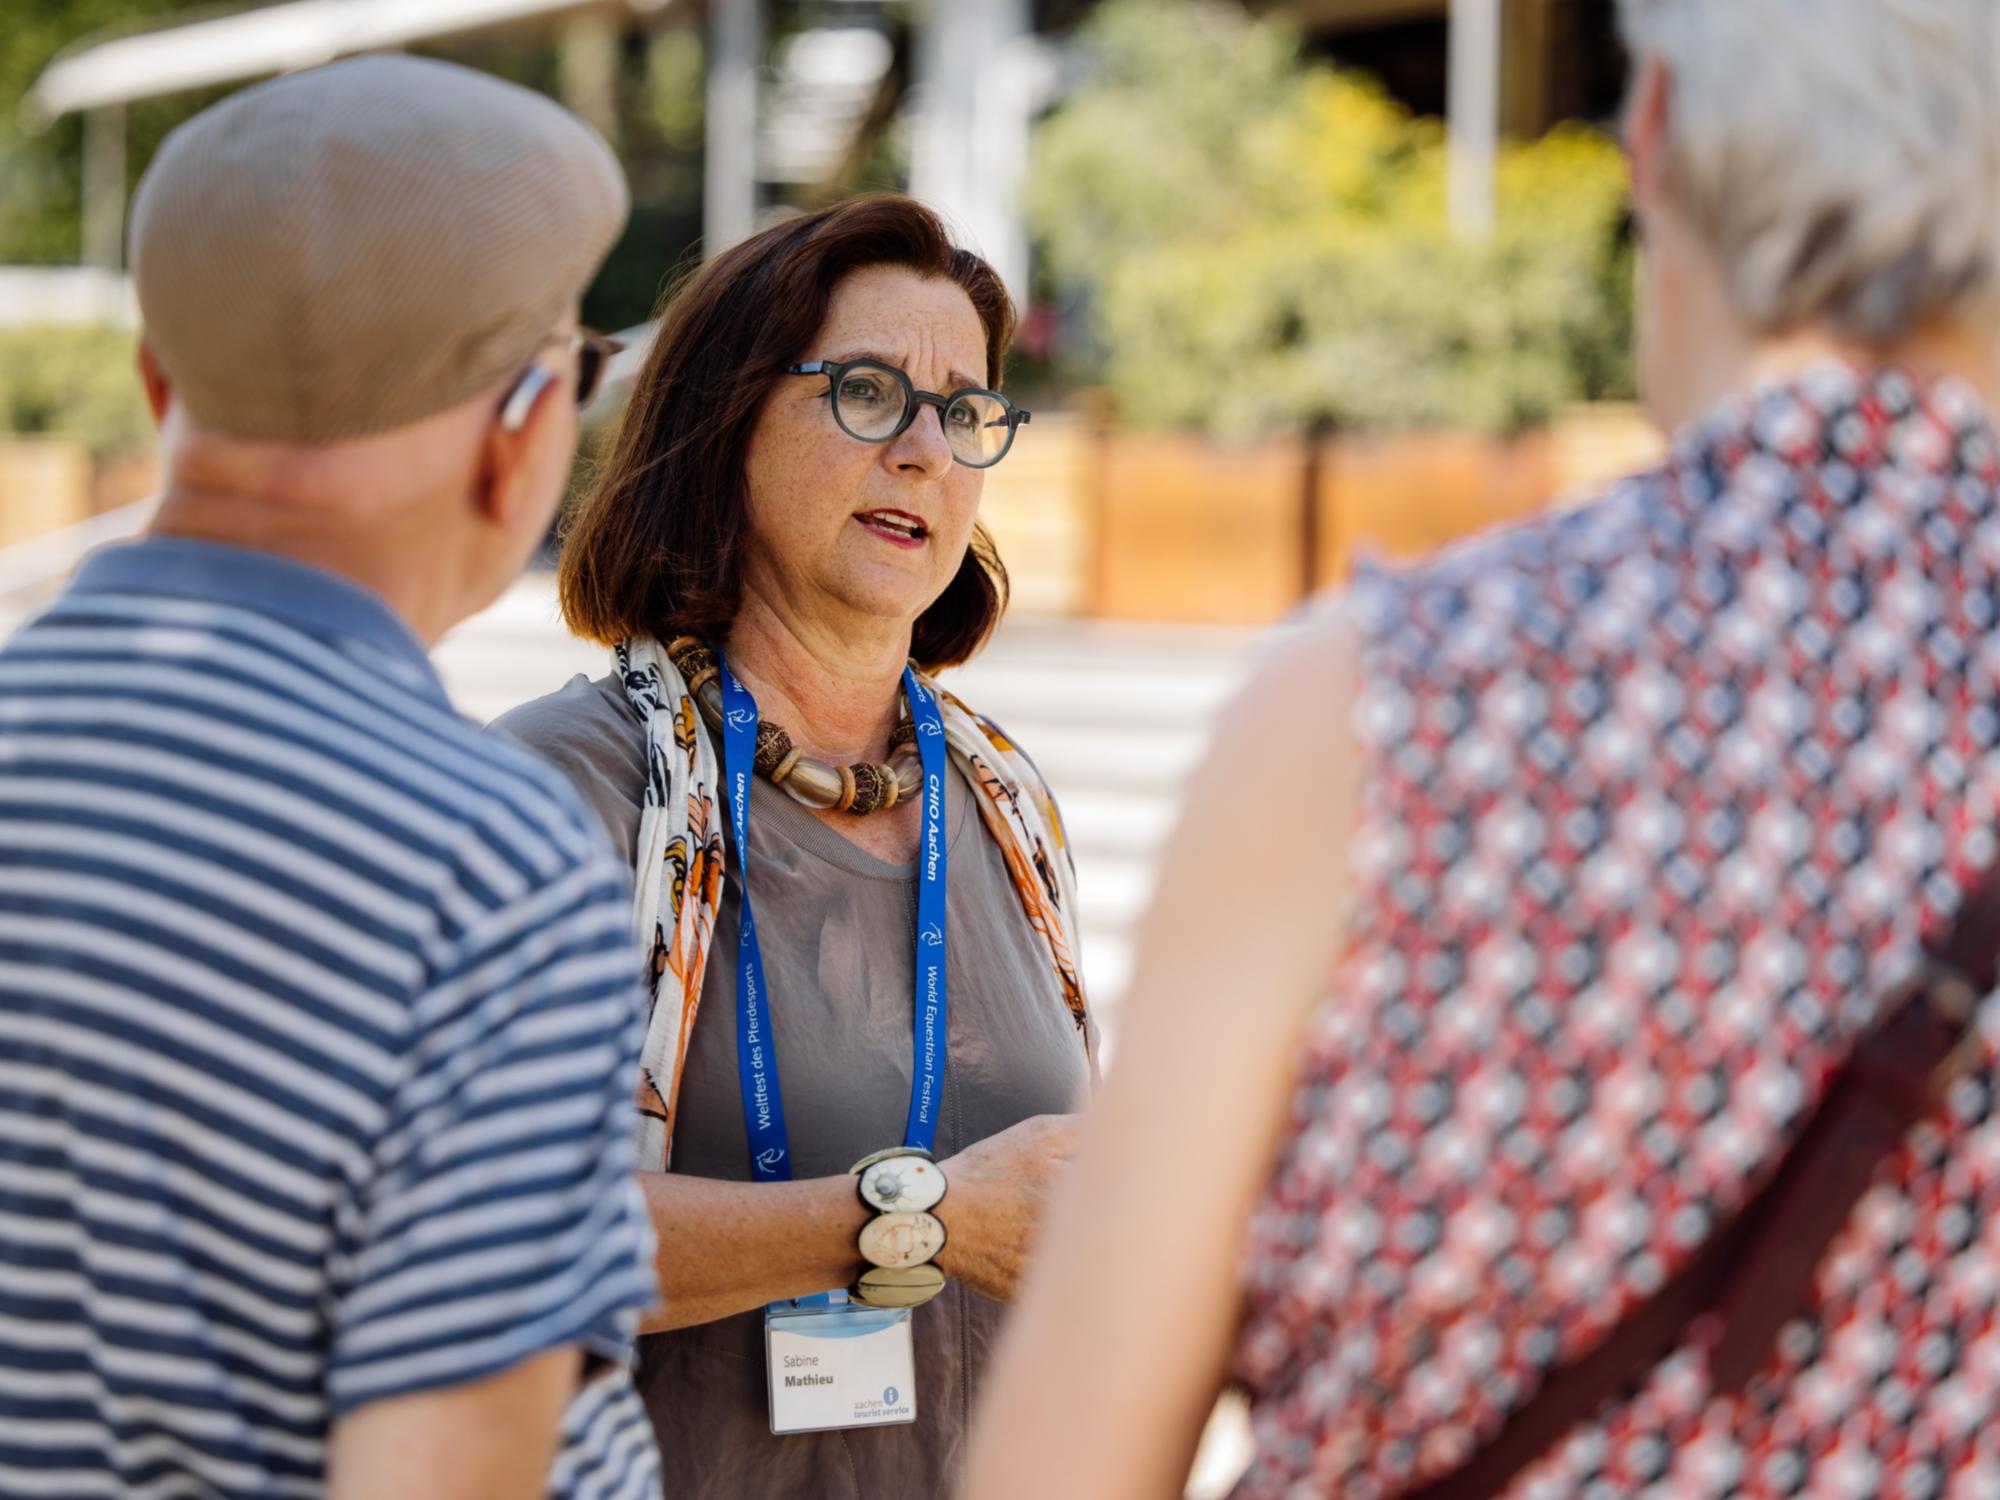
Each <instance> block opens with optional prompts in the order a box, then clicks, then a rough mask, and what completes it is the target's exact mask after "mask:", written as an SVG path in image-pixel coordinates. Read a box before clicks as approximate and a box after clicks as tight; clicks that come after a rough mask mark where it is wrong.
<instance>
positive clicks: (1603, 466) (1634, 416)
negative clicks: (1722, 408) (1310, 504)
mask: <svg viewBox="0 0 2000 1500" xmlns="http://www.w3.org/2000/svg"><path fill="white" fill-rule="evenodd" d="M1663 450H1664V444H1663V443H1662V441H1661V439H1660V437H1659V435H1658V434H1657V433H1656V432H1655V431H1654V430H1653V428H1652V427H1651V426H1650V425H1648V424H1647V422H1646V421H1645V419H1644V418H1643V417H1641V416H1640V414H1639V413H1638V412H1637V411H1636V410H1635V409H1633V408H1631V407H1628V406H1613V405H1603V406H1580V407H1576V408H1574V409H1573V410H1571V411H1568V412H1565V413H1564V414H1563V415H1562V416H1560V417H1559V418H1557V419H1556V421H1554V422H1553V423H1551V424H1550V425H1549V426H1547V427H1545V428H1542V429H1540V430H1538V431H1535V432H1531V433H1526V434H1524V435H1523V436H1521V437H1517V438H1512V439H1501V438H1490V437H1481V436H1478V435H1476V434H1472V433H1459V432H1413V433H1400V434H1390V435H1384V436H1373V437H1344V438H1336V439H1334V440H1332V441H1330V442H1328V443H1326V444H1325V445H1324V446H1323V447H1322V448H1321V450H1320V469H1319V479H1318V483H1317V485H1316V486H1315V493H1316V495H1317V498H1318V518H1319V524H1318V526H1317V528H1316V530H1315V552H1316V557H1315V560H1314V568H1313V575H1314V581H1315V583H1317V584H1318V585H1320V586H1322V587H1323V586H1325V585H1328V584H1334V583H1339V582H1341V581H1342V580H1344V579H1345V578H1346V577H1347V576H1348V573H1349V571H1350V570H1351V569H1352V567H1353V565H1354V561H1355V559H1356V557H1358V556H1364V555H1372V556H1375V557H1379V558H1383V559H1388V560H1399V561H1402V560H1410V559H1414V558H1420V557H1423V556H1425V555H1426V554H1428V553H1431V552H1435V551H1436V550H1437V549H1438V548H1440V547H1443V546H1446V545H1448V544H1449V543H1451V542H1455V541H1458V540H1459V539H1461V538H1463V537H1468V536H1472V535H1474V534H1476V533H1478V532H1481V531H1484V530H1486V529H1487V528H1488V527H1491V526H1496V525H1499V524H1501V523H1502V522H1506V521H1515V520H1519V519H1521V518H1523V517H1525V516H1532V515H1535V514H1537V513H1539V512H1541V511H1544V510H1547V509H1548V508H1550V507H1551V506H1554V505H1561V504H1565V503H1568V502H1570V501H1574V500H1581V499H1585V498H1588V496H1589V495H1590V494H1591V493H1592V492H1594V491H1596V490H1598V489H1601V488H1602V487H1603V486H1604V485H1605V484H1607V483H1609V482H1610V481H1611V480H1613V479H1616V478H1617V477H1618V476H1620V475H1622V474H1629V473H1632V472H1634V471H1636V470H1638V469H1642V468H1644V467H1646V466H1647V465H1648V464H1651V463H1654V462H1656V461H1657V460H1658V458H1659V456H1660V454H1661V453H1662V451H1663Z"/></svg>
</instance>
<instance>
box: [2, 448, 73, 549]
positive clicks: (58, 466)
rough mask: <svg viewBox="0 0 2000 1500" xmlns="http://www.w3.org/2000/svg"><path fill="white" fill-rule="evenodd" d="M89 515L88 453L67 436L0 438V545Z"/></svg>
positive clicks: (38, 534)
mask: <svg viewBox="0 0 2000 1500" xmlns="http://www.w3.org/2000/svg"><path fill="white" fill-rule="evenodd" d="M90 513H91V503H90V455H89V453H88V452H86V451H85V450H84V447H83V444H81V443H77V442H72V441H71V440H69V439H68V438H57V437H7V436H0V547H5V546H11V545H12V544H13V543H15V542H25V541H27V540H28V539H29V538H31V537H38V536H42V535H45V534H46V533H48V532H51V531H54V530H56V529H57V528H58V527H62V526H69V525H73V524H74V523H76V522H78V521H82V520H85V519H87V518H88V517H89V515H90Z"/></svg>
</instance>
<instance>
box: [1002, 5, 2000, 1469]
mask: <svg viewBox="0 0 2000 1500" xmlns="http://www.w3.org/2000/svg"><path fill="white" fill-rule="evenodd" d="M1623 11H1624V21H1625V26H1626V33H1627V37H1628V39H1629V41H1630V43H1631V45H1632V48H1633V51H1634V54H1635V62H1636V66H1635V70H1634V82H1633V86H1632V90H1631V95H1630V100H1629V104H1628V109H1627V116H1626V120H1625V137H1626V141H1627V145H1628V149H1629V156H1630V161H1631V172H1632V183H1633V196H1634V200H1635V207H1636V216H1637V221H1638V224H1639V226H1640V229H1641V234H1642V241H1643V256H1642V268H1641V272H1640V279H1639V302H1640V307H1641V315H1642V316H1641V324H1642V332H1641V339H1640V351H1639V364H1640V371H1641V379H1642V384H1643V386H1644V390H1645V395H1646V399H1647V401H1648V403H1649V405H1650V407H1651V409H1652V411H1653V413H1654V414H1655V416H1656V417H1657V418H1658V419H1659V420H1660V422H1661V423H1662V424H1663V425H1665V426H1666V427H1668V428H1670V429H1672V430H1674V431H1675V432H1676V434H1677V435H1676V437H1675V440H1674V444H1673V447H1672V450H1671V454H1670V456H1669V457H1668V458H1667V459H1666V460H1665V461H1664V462H1662V463H1661V464H1660V465H1659V466H1658V467H1656V468H1654V469H1651V470H1649V471H1648V472H1645V473H1641V474H1638V475H1635V476H1633V477H1632V478H1630V479H1627V480H1625V481H1624V482H1621V483H1619V484H1616V485H1614V486H1612V487H1611V488H1609V489H1608V490H1606V491H1605V492H1604V493H1602V494H1600V495H1598V496H1597V497H1595V498H1594V499H1592V500H1590V501H1589V502H1588V503H1585V504H1582V505H1580V506H1576V507H1572V508H1566V509H1565V510H1563V511H1562V512H1560V513H1556V514H1553V515H1551V516H1548V517H1545V518H1542V519H1539V520H1536V521H1533V522H1530V523H1526V524H1523V525H1519V526H1516V527H1512V528H1508V529H1506V530H1503V531H1500V532H1498V533H1495V534H1493V535H1490V536H1488V537H1484V538H1480V539H1476V540H1474V541H1472V542H1469V543H1467V544H1464V545H1463V546H1461V547H1458V548H1455V549H1453V550H1452V551H1451V552H1449V553H1447V554H1446V555H1444V556H1443V557H1441V558H1438V559H1436V560H1433V561H1432V562H1429V563H1427V564H1424V565H1422V566H1419V567H1416V568H1414V569H1411V570H1409V571H1407V572H1404V573H1400V574H1388V573H1383V572H1378V571H1366V572H1364V573H1363V575H1362V576H1360V577H1359V578H1358V579H1357V581H1356V582H1355V584H1354V585H1353V587H1352V588H1351V589H1350V590H1349V591H1348V592H1347V593H1346V594H1345V595H1343V596H1342V597H1340V598H1339V599H1337V600H1333V601H1330V602H1329V603H1328V604H1327V605H1326V606H1325V607H1324V608H1322V609H1321V610H1319V611H1318V612H1317V613H1316V614H1315V616H1314V617H1313V618H1312V619H1311V621H1310V622H1309V623H1307V624H1306V625H1305V626H1304V627H1303V628H1301V629H1298V630H1296V631H1294V632H1292V633H1290V634H1289V635H1288V637H1287V638H1286V639H1285V640H1284V642H1283V643H1282V644H1281V645H1279V646H1278V647H1276V648H1275V649H1274V650H1273V651H1272V653H1271V655H1270V657H1269V659H1268V660H1267V661H1266V663H1265V664H1264V665H1263V666H1262V668H1261V669H1260V671H1259V672H1258V674H1257V675H1256V676H1255V678H1254V680H1253V682H1252V683H1251V685H1250V686H1249V687H1248V689H1247V690H1246V691H1245V692H1244V694H1243V695H1242V697H1241V698H1240V699H1239V700H1238V701H1237V703H1236V704H1235V705H1234V707H1233V708H1232V709H1231V710H1230V711H1229V712H1228V713H1227V715H1226V717H1225V721H1224V723H1223V726H1222V728H1221V729H1220V731H1219V733H1218V734H1217V736H1216V740H1215V745H1214V748H1213V750H1212V752H1211V756H1210V761H1209V766H1208V771H1207V774H1205V775H1200V776H1198V777H1197V780H1196V784H1197V785H1199V786H1200V787H1201V788H1202V792H1201V795H1200V798H1199V799H1198V800H1197V801H1196V802H1194V803H1193V804H1192V805H1191V806H1190V808H1189V810H1188V811H1187V813H1186V814H1185V816H1184V820H1183V823H1182V826H1181V829H1180V831H1179V833H1178V834H1177V836H1176V842H1175V843H1174V844H1173V845H1172V846H1171V849H1170V852H1169V855H1168V857H1167V859H1166V861H1165V864H1164V870H1165V874H1164V876H1163V880H1162V885H1161V887H1160V890H1159V891H1158V893H1157V895H1156V898H1155V902H1154V906H1153V910H1152V913H1151V915H1150V917H1149V919H1148V923H1147V926H1146V928H1145V930H1144V933H1143V936H1142V939H1141V944H1140V957H1139V960H1138V966H1137V970H1136V973H1135V977H1134V981H1133V991H1132V998H1131V1000H1130V1002H1129V1003H1128V1005H1127V1006H1126V1008H1125V1014H1126V1015H1127V1016H1129V1018H1130V1019H1129V1020H1128V1021H1127V1022H1126V1023H1125V1029H1124V1032H1123V1034H1122V1036H1121V1037H1120V1039H1119V1055H1118V1062H1117V1065H1116V1067H1114V1068H1113V1069H1112V1070H1111V1072H1110V1075H1109V1079H1108V1081H1107V1084H1106V1087H1105V1090H1104V1093H1103V1096H1102V1098H1101V1101H1100V1104H1099V1106H1098V1109H1097V1112H1096V1113H1095V1114H1094V1115H1093V1116H1092V1117H1090V1118H1089V1119H1088V1120H1087V1122H1086V1125H1085V1128H1084V1131H1083V1139H1082V1142H1081V1145H1080V1149H1079V1156H1078V1159H1077V1161H1076V1162H1075V1163H1074V1165H1073V1168H1072V1175H1071V1177H1070V1178H1069V1179H1068V1180H1067V1181H1066V1182H1065V1183H1064V1184H1063V1186H1062V1188H1061V1190H1060V1195H1059V1201H1058V1202H1057V1203H1056V1205H1055V1206H1054V1207H1053V1208H1052V1210H1051V1217H1050V1221H1049V1227H1048V1229H1047V1231H1046V1233H1045V1236H1044V1239H1043V1241H1042V1243H1041V1245H1040V1247H1039V1248H1038V1253H1037V1258H1036V1261H1035V1263H1034V1266H1033V1268H1032V1269H1031V1272H1030V1277H1029V1284H1028V1287H1027V1290H1026V1293H1025V1296H1024V1300H1023V1303H1022V1306H1021V1308H1020V1311H1019V1316H1018V1321H1017V1322H1016V1323H1015V1324H1014V1325H1013V1327H1012V1329H1011V1331H1010V1334H1009V1335H1008V1341H1007V1345H1006V1347H1005V1348H1004V1349H1003V1351H1002V1353H1001V1355H1000V1356H999V1358H998V1360H997V1362H996V1369H995V1373H994V1376H993V1378H992V1381H991V1383H990V1384H989V1386H988V1388H987V1391H986V1395H985V1401H984V1406H983V1411H982V1413H981V1416H980V1418H979V1421H978V1423H977V1425H976V1428H975V1433H974V1437H973V1453H972V1458H971V1465H970V1474H971V1477H970V1481H969V1484H968V1486H967V1489H966V1490H965V1492H964V1493H965V1495H966V1496H967V1497H968V1500H1012V1497H1014V1496H1019V1495H1034V1496H1037V1497H1039V1500H1063V1497H1071V1496H1075V1497H1088V1500H1126V1497H1138V1496H1152V1497H1158V1496H1164V1495H1168V1494H1177V1493H1179V1487H1180V1485H1181V1483H1182V1480H1183V1477H1184V1476H1185V1475H1186V1473H1187V1470H1188V1463H1189V1459H1190V1456H1191V1454H1192V1452H1193V1450H1194V1447H1195V1443H1196V1439H1197V1436H1198V1434H1199V1432H1200V1430H1201V1427H1202V1423H1203V1419H1204V1418H1205V1417H1206V1416H1207V1414H1208V1412H1209V1410H1210V1408H1211V1406H1212V1405H1213V1403H1214V1401H1215V1398H1216V1394H1217V1391H1218V1389H1219V1388H1220V1387H1221V1386H1223V1385H1224V1384H1225V1383H1234V1384H1236V1385H1238V1386H1240V1387H1241V1388H1242V1389H1243V1390H1245V1391H1246V1392H1247V1394H1248V1398H1249V1409H1250V1417H1251V1425H1252V1430H1253V1433H1254V1439H1255V1446H1254V1455H1253V1457H1252V1458H1251V1461H1250V1463H1249V1466H1248V1470H1247V1472H1246V1473H1244V1474H1243V1475H1242V1477H1241V1479H1240V1481H1239V1482H1238V1484H1237V1486H1236V1490H1235V1494H1236V1496H1237V1500H1279V1497H1284V1500H1299V1497H1305V1496H1343V1497H1363V1496H1366V1497H1370V1500H1389V1497H1395V1496H1418V1497H1421V1500H1473V1497H1490V1496H1497V1495H1511V1496H1517V1497H1534V1500H1557V1497H1573V1496H1574V1497H1583V1496H1590V1497H1597V1496H1614V1495H1620V1496H1622V1495H1649V1496H1657V1497H1668V1496H1671V1497H1708V1496H1724V1495H1731V1496H1735V1495H1747V1496H1779V1495H1801V1494H1804V1495H1812V1496H1827V1497H1834V1496H1842V1497H1845V1496H1875V1495H1922V1496H1974V1495H1979V1496H1990V1495H1994V1494H1996V1493H2000V1427H1996V1425H1995V1424H1994V1423H1993V1421H1992V1413H1993V1412H1994V1410H1995V1409H1996V1406H2000V1236H1996V1234H1995V1232H1994V1226H1995V1225H1996V1224H2000V1109H1996V1107H1995V1102H1996V1101H1995V1083H1996V1072H2000V1056H1996V1046H1995V1044H1996V1040H2000V1024H1996V1023H2000V1016H1994V1015H1991V1014H1988V1015H1985V1016H1983V1017H1982V1015H1981V1013H1980V998H1981V997H1982V996H1983V995H1985V994H1987V993H1988V992H1989V991H1991V990H1992V989H1993V987H1994V979H1995V973H1996V968H2000V964H1996V957H2000V955H1996V953H1995V948H1996V945H2000V920H1996V913H2000V883H1996V882H1995V881H1994V879H1993V866H1994V861H1995V853H1996V848H2000V842H1996V837H1995V826H1994V818H1995V811H1996V807H2000V706H1996V688H2000V683H1996V680H1995V668H1996V666H2000V658H1996V656H1995V652H1994V648H1993V644H1992V641H1993V629H1994V625H1995V622H1996V620H2000V433H1996V429H1995V420H1994V415H1993V412H1994V406H1995V402H1996V400H2000V362H1996V338H2000V317H1996V312H1995V293H1996V291H1997V290H2000V287H1996V280H1995V271H1996V262H1995V256H1996V254H2000V170H1996V165H2000V163H1996V153H2000V20H1996V16H1995V13H1994V8H1993V7H1992V6H1991V5H1990V3H1989V0H1894V3H1888V0H1625V3H1624V6H1623ZM1218 852H1225V853H1226V857H1227V862H1228V866H1229V868H1231V869H1232V870H1237V871H1243V872H1245V882H1244V885H1243V887H1242V888H1241V889H1239V890H1236V891H1234V892H1233V893H1232V895H1231V898H1230V899H1229V900H1228V901H1226V902H1221V903H1218V902H1217V901H1216V900H1215V895H1214V890H1213V884H1214V876H1213V870H1214V867H1215V864H1216V856H1217V853H1218Z"/></svg>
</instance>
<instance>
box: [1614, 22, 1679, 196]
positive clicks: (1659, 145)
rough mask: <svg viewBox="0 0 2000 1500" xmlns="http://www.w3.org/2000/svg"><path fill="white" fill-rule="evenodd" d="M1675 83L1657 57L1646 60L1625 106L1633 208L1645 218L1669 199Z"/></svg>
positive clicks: (1626, 151) (1641, 64)
mask: <svg viewBox="0 0 2000 1500" xmlns="http://www.w3.org/2000/svg"><path fill="white" fill-rule="evenodd" d="M1673 93H1674V80H1673V74H1672V73H1670V72H1669V71H1668V69H1667V65H1666V64H1665V63H1664V62H1662V61H1661V60H1660V59H1659V58H1657V57H1648V58H1645V59H1644V60H1643V61H1642V62H1641V63H1640V65H1639V76H1638V78H1637V79H1635V80H1634V81H1633V84H1632V97H1631V99H1630V100H1629V101H1628V102H1627V104H1626V106H1625V154H1626V157H1627V158H1628V159H1629V160H1630V162H1631V166H1632V204H1633V207H1634V208H1635V209H1637V210H1638V211H1639V213H1640V214H1641V215H1644V214H1646V213H1648V212H1650V211H1652V210H1653V209H1656V208H1658V207H1659V206H1660V204H1661V203H1663V202H1664V201H1665V200H1666V197H1667V128H1668V122H1669V119H1670V117H1671V115H1672V111H1673Z"/></svg>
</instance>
